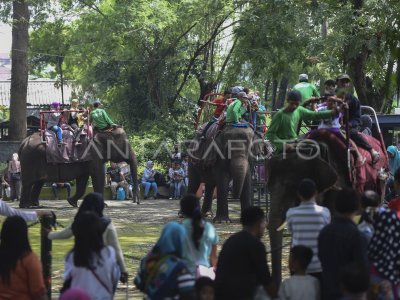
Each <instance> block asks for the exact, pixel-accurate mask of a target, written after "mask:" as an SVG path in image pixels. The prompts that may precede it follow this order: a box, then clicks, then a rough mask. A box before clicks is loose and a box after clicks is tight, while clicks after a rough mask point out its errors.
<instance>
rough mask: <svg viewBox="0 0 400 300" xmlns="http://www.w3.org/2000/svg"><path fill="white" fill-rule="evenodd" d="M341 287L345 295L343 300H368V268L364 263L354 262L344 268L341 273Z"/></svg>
mask: <svg viewBox="0 0 400 300" xmlns="http://www.w3.org/2000/svg"><path fill="white" fill-rule="evenodd" d="M340 285H341V288H342V291H343V295H344V297H343V298H341V300H367V291H368V288H369V286H370V275H369V272H368V268H367V266H366V265H365V264H364V263H362V262H353V263H351V264H349V265H346V266H345V267H343V268H342V269H341V272H340ZM373 299H376V298H373Z"/></svg>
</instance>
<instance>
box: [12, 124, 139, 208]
mask: <svg viewBox="0 0 400 300" xmlns="http://www.w3.org/2000/svg"><path fill="white" fill-rule="evenodd" d="M84 153H85V154H84V155H86V154H87V155H90V160H87V161H80V162H74V163H48V162H47V160H46V143H43V142H42V137H41V135H40V134H39V133H34V134H32V135H31V136H29V137H27V138H26V139H25V140H24V141H23V142H22V143H21V146H20V148H19V157H20V161H21V181H22V195H21V201H20V207H21V208H22V207H24V208H25V207H30V206H37V205H39V201H38V198H39V194H40V191H41V188H42V186H43V184H44V183H45V182H66V181H71V180H74V179H76V193H75V195H73V196H72V197H70V198H68V202H69V203H70V204H71V205H72V206H77V201H78V199H79V198H81V197H82V196H83V195H84V194H85V191H86V185H87V182H88V179H89V176H90V177H91V178H92V184H93V190H94V191H95V192H98V193H101V194H103V193H104V185H105V168H104V164H105V162H107V161H113V162H116V163H118V162H126V163H128V164H129V166H130V172H131V176H132V180H133V195H134V201H136V200H137V197H138V193H137V187H138V185H137V161H136V156H135V153H134V152H133V150H132V147H131V146H130V144H129V142H128V139H127V136H126V133H125V131H124V130H123V129H122V128H115V129H114V130H112V131H110V132H99V133H97V134H96V135H95V136H94V138H93V140H91V141H90V142H89V144H88V145H87V147H86V149H85V151H84Z"/></svg>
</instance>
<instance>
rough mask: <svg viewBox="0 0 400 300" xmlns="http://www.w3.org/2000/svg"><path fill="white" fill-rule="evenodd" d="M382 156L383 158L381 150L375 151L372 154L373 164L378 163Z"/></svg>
mask: <svg viewBox="0 0 400 300" xmlns="http://www.w3.org/2000/svg"><path fill="white" fill-rule="evenodd" d="M380 158H381V155H380V154H379V152H375V153H374V154H373V155H372V164H373V165H374V164H376V163H377V162H378V161H379V159H380Z"/></svg>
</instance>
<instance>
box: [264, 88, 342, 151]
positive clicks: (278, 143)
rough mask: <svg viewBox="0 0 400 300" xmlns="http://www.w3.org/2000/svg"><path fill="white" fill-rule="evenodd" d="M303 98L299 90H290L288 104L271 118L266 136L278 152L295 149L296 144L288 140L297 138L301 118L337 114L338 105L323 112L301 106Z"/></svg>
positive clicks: (318, 118)
mask: <svg viewBox="0 0 400 300" xmlns="http://www.w3.org/2000/svg"><path fill="white" fill-rule="evenodd" d="M301 99H302V98H301V93H300V92H299V91H297V90H293V91H291V92H289V94H288V96H287V99H286V100H287V104H286V106H285V107H284V108H282V109H280V110H279V111H278V112H277V113H276V114H275V115H274V116H273V118H272V120H271V124H270V126H269V128H268V131H267V134H266V137H267V139H268V140H269V141H270V142H271V144H272V145H273V146H274V148H275V151H276V152H282V151H293V150H294V149H295V145H294V144H293V143H288V142H293V141H295V140H296V139H297V137H298V136H297V128H298V125H299V122H300V120H305V121H307V120H309V121H314V120H322V119H327V118H330V117H331V116H332V115H333V116H335V115H336V113H337V109H336V107H333V108H332V110H326V111H321V112H316V111H312V110H309V109H307V108H305V107H303V106H300V103H301Z"/></svg>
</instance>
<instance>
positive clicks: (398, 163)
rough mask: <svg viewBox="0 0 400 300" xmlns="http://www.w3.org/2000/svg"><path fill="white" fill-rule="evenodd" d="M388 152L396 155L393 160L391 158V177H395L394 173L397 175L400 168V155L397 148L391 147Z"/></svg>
mask: <svg viewBox="0 0 400 300" xmlns="http://www.w3.org/2000/svg"><path fill="white" fill-rule="evenodd" d="M386 151H387V152H389V153H391V154H393V155H394V157H393V158H392V157H389V171H390V175H392V176H394V173H396V171H397V169H398V168H400V153H399V151H398V150H397V147H396V146H389V147H387V149H386Z"/></svg>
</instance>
